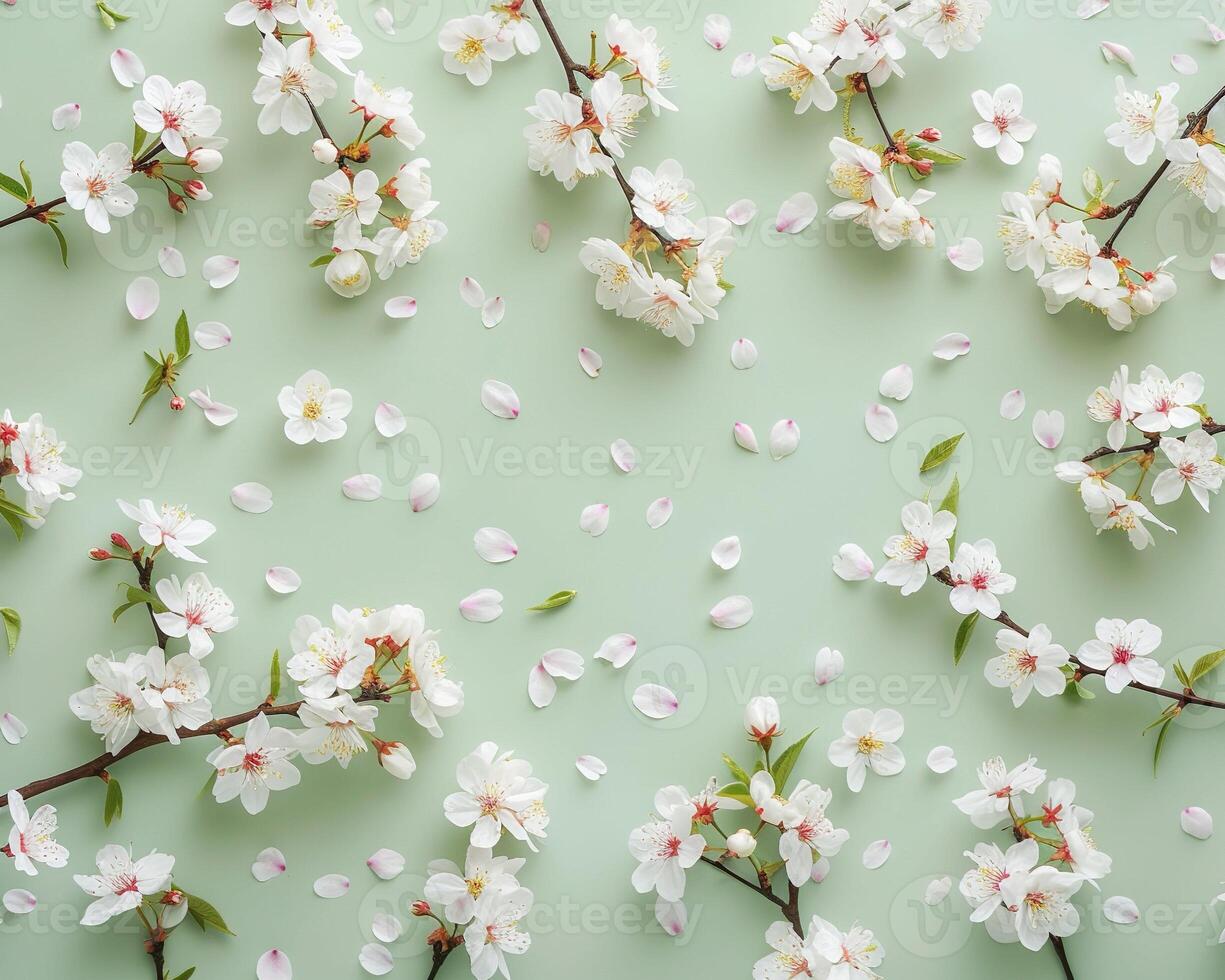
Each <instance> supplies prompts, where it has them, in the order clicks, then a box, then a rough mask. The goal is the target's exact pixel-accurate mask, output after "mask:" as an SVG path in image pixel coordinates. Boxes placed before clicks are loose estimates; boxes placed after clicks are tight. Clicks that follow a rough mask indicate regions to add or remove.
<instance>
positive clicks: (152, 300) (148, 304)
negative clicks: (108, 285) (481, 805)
mask: <svg viewBox="0 0 1225 980" xmlns="http://www.w3.org/2000/svg"><path fill="white" fill-rule="evenodd" d="M161 299H162V291H161V289H159V288H158V285H157V283H156V282H154V281H153V280H152V279H150V278H149V277H148V276H138V277H137V278H135V279H133V280H132V281H131V282H130V283H129V284H128V291H127V293H126V294H125V295H124V302H125V303H127V306H128V313H129V314H130V315H131V317H132V319H133V320H147V319H149V317H151V316H153V314H154V313H156V312H157V307H158V304H160V303H161Z"/></svg>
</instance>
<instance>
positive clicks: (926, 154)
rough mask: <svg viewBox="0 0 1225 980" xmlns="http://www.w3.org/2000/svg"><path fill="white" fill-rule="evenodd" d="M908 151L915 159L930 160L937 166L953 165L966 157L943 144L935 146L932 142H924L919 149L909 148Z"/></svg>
mask: <svg viewBox="0 0 1225 980" xmlns="http://www.w3.org/2000/svg"><path fill="white" fill-rule="evenodd" d="M908 152H909V153H910V156H911V157H913V158H914V159H916V160H930V161H931V162H932V163H934V164H935V165H936V166H937V167H947V166H951V165H952V164H955V163H961V162H962V161H963V160H964V159H965V157H963V156H962V155H961V154H960V153H954V152H953V151H952V150H946V149H945V148H944V147H942V146H933V145H932V144H931V143H924V144H922V145H921V146H919V147H918V148H917V149H914V150H909V151H908Z"/></svg>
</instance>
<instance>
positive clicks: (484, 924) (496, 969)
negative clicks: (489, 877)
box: [464, 888, 534, 980]
mask: <svg viewBox="0 0 1225 980" xmlns="http://www.w3.org/2000/svg"><path fill="white" fill-rule="evenodd" d="M533 900H534V899H533V897H532V893H531V892H530V891H528V890H527V889H526V888H516V889H514V890H513V891H496V890H494V891H486V892H482V894H481V897H480V898H478V899H477V900H476V909H475V913H474V915H473V918H472V923H471V925H469V926H468V928H467V929H465V930H464V948H465V949H467V950H468V959H469V965H470V967H471V969H472V976H473V977H474V978H475V980H489V978H490V977H492V976H493V975H494V974H495V973H501V974H502V976H504V977H509V976H510V970H509V969H508V967H507V965H506V955H507V954H508V953H510V954H512V955H517V954H520V953H526V952H527V950H528V947H529V946H531V944H532V937H531V936H529V935H528V934H527V933H526V932H524V931H523V930H522V929H520V928H519V923H520V921H521V920H523V919H524V918H526V917H527V914H528V912H530V911H531V909H532V902H533Z"/></svg>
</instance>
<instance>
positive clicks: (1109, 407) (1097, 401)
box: [1086, 364, 1135, 452]
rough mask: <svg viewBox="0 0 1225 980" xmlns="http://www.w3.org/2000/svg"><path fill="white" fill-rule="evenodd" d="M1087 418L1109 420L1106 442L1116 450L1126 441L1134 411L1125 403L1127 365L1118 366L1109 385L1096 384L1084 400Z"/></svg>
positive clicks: (1100, 420)
mask: <svg viewBox="0 0 1225 980" xmlns="http://www.w3.org/2000/svg"><path fill="white" fill-rule="evenodd" d="M1086 410H1087V411H1088V413H1089V418H1091V419H1093V421H1095V422H1109V423H1110V428H1108V429H1107V430H1106V444H1107V445H1108V446H1110V448H1111V449H1113V450H1115V452H1118V451H1119V450H1120V449H1121V448H1122V447H1123V443H1124V442H1126V441H1127V423H1128V422H1130V421H1131V419H1132V417H1133V416H1134V414H1135V413H1134V412H1132V410H1131V409H1130V407H1129V406H1128V405H1127V365H1126V364H1123V365H1121V366H1120V367H1119V369H1118V370H1117V371H1115V372H1114V375H1113V376H1112V377H1111V379H1110V387H1109V388H1107V387H1104V386H1100V385H1099V386H1098V387H1097V388H1096V389H1094V392H1093V394H1092V395H1090V396H1089V400H1088V402H1086Z"/></svg>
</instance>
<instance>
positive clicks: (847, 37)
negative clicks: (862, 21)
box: [804, 0, 871, 60]
mask: <svg viewBox="0 0 1225 980" xmlns="http://www.w3.org/2000/svg"><path fill="white" fill-rule="evenodd" d="M870 3H871V0H820V2H819V3H818V4H817V10H816V13H814V14H813V15H812V17H811V18H809V21H808V27H806V28H805V29H804V37H806V38H807V39H808V40H810V41H814V42H816V43H817V44H820V45H821V46H822V47H824V48H826V49H827V50H828V51H829V52H830V54H832V55H833V56H834V57H836V58H838V59H839V60H843V59H848V60H849V59H852V58H857V57H858V56H859V55H861V54H863V53H864V51H865V50H867V47H868V44H867V41H866V40H865V39H864V36H863V31H861V30H860V29H859V25H858V24H857V23H856V21H857V20H858V19H859V18H860V17H862V16H863V15H864V13H865V12H866V11H867V9H868V6H869V5H870Z"/></svg>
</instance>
